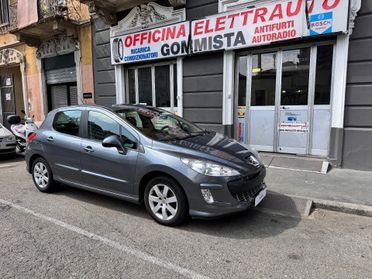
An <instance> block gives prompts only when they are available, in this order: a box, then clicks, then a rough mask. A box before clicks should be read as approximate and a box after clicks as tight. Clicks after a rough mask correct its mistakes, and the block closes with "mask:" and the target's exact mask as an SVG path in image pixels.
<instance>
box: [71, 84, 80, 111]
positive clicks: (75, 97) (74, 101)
mask: <svg viewBox="0 0 372 279" xmlns="http://www.w3.org/2000/svg"><path fill="white" fill-rule="evenodd" d="M70 105H71V106H75V105H78V92H77V86H70Z"/></svg>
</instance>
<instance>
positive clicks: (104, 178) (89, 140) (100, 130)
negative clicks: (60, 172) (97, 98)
mask: <svg viewBox="0 0 372 279" xmlns="http://www.w3.org/2000/svg"><path fill="white" fill-rule="evenodd" d="M86 114H87V115H86V117H85V119H86V122H85V123H86V132H85V135H86V136H85V138H84V139H83V141H82V145H81V165H82V181H83V183H84V184H86V185H87V186H90V187H93V188H96V189H100V190H104V191H108V192H112V193H119V194H129V195H130V194H133V185H134V182H135V174H136V164H137V157H138V152H137V147H138V144H137V142H138V141H137V139H136V138H135V137H134V136H133V135H132V134H131V133H129V132H128V130H127V129H126V128H125V127H124V126H123V125H121V124H119V122H118V121H116V120H115V119H114V118H115V117H114V116H113V115H111V114H110V113H109V112H102V111H94V110H91V111H89V112H88V111H87V112H86ZM111 135H118V136H119V137H120V138H121V139H122V143H123V145H124V147H125V149H126V152H125V154H121V153H119V152H118V150H117V149H116V148H106V147H103V146H102V142H103V140H104V139H105V138H106V137H108V136H111Z"/></svg>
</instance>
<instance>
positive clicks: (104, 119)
mask: <svg viewBox="0 0 372 279" xmlns="http://www.w3.org/2000/svg"><path fill="white" fill-rule="evenodd" d="M112 135H116V136H119V137H120V139H121V141H122V143H123V145H124V146H125V147H126V148H131V149H135V148H136V146H137V145H136V140H135V138H134V137H133V136H132V135H131V134H130V133H129V132H128V131H127V130H126V129H125V128H124V127H122V126H121V125H120V124H119V123H117V122H116V121H115V120H113V119H111V118H110V117H108V116H106V115H104V114H102V113H99V112H95V111H91V112H89V117H88V137H89V139H92V140H96V141H103V140H104V139H105V138H107V137H109V136H112Z"/></svg>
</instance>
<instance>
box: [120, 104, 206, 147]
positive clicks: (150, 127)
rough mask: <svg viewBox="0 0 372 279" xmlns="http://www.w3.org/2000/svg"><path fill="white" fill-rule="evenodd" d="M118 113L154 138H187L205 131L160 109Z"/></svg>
mask: <svg viewBox="0 0 372 279" xmlns="http://www.w3.org/2000/svg"><path fill="white" fill-rule="evenodd" d="M116 113H117V114H118V115H119V116H120V117H122V118H123V119H124V120H126V121H127V122H128V123H130V124H131V125H132V126H133V127H135V128H137V129H138V130H139V131H140V132H142V133H143V134H144V135H146V136H147V137H149V138H151V139H154V140H160V141H169V140H175V139H186V138H190V137H196V136H199V135H202V134H204V133H205V132H204V131H203V130H201V129H200V128H199V127H197V126H196V125H194V124H192V123H191V122H188V121H186V120H185V119H183V118H180V117H178V116H177V115H175V114H172V113H169V112H167V111H164V110H160V109H154V110H147V109H139V110H121V111H117V112H116Z"/></svg>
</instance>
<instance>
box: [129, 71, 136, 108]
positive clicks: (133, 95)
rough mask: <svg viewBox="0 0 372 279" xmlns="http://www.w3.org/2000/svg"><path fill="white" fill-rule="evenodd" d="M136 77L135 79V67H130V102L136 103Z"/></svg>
mask: <svg viewBox="0 0 372 279" xmlns="http://www.w3.org/2000/svg"><path fill="white" fill-rule="evenodd" d="M135 81H136V79H135V71H134V69H130V70H129V71H128V83H129V86H128V91H129V92H128V94H129V103H131V104H135V103H136V82H135Z"/></svg>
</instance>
